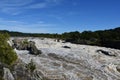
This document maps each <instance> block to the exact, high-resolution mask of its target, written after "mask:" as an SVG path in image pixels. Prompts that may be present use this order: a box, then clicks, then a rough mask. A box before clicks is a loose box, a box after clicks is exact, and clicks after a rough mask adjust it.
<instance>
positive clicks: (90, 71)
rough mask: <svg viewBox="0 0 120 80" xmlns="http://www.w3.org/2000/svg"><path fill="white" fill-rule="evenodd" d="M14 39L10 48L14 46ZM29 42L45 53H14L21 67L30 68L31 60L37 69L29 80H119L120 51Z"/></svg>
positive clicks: (37, 40) (47, 41)
mask: <svg viewBox="0 0 120 80" xmlns="http://www.w3.org/2000/svg"><path fill="white" fill-rule="evenodd" d="M13 39H15V38H11V40H10V41H9V44H11V45H13V42H12V40H13ZM17 39H26V38H17ZM27 39H28V41H32V42H35V46H36V48H37V49H38V50H40V51H41V52H42V53H41V54H39V55H32V54H29V51H28V50H17V49H14V50H15V51H16V53H17V55H18V58H19V59H20V60H21V62H22V63H24V64H29V63H30V61H31V60H32V61H33V63H34V64H35V66H36V68H35V70H34V72H33V76H32V78H30V79H28V78H29V77H30V76H29V75H28V77H27V78H26V80H44V79H43V78H46V79H47V80H120V50H117V49H111V48H105V47H98V46H88V45H78V44H71V43H65V42H63V41H59V42H57V41H56V40H55V39H48V38H27ZM21 66H22V65H21ZM18 69H19V68H16V70H18ZM20 69H21V68H20ZM4 70H5V72H6V71H8V72H9V70H7V69H6V68H4ZM24 73H25V72H24ZM10 75H11V74H10ZM11 76H12V75H11ZM12 78H14V74H13V76H12ZM14 79H15V78H14Z"/></svg>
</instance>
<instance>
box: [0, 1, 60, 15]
mask: <svg viewBox="0 0 120 80" xmlns="http://www.w3.org/2000/svg"><path fill="white" fill-rule="evenodd" d="M37 1H38V0H1V1H0V11H1V12H3V13H7V14H11V15H18V14H20V13H21V12H22V11H24V10H26V9H42V8H47V7H50V6H52V5H56V4H58V3H59V2H60V1H61V0H42V1H41V2H38V3H37Z"/></svg>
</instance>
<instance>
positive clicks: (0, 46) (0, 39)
mask: <svg viewBox="0 0 120 80" xmlns="http://www.w3.org/2000/svg"><path fill="white" fill-rule="evenodd" d="M8 39H9V37H8V34H1V33H0V62H2V63H5V64H8V65H11V64H13V63H14V62H15V61H16V59H17V55H16V53H15V52H14V50H13V49H12V47H11V46H10V45H9V44H8V43H7V41H8Z"/></svg>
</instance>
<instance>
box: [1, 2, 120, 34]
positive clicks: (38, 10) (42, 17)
mask: <svg viewBox="0 0 120 80" xmlns="http://www.w3.org/2000/svg"><path fill="white" fill-rule="evenodd" d="M119 26H120V0H0V30H10V31H20V32H30V33H63V32H70V31H80V32H82V31H84V30H92V31H94V30H103V29H110V28H115V27H119Z"/></svg>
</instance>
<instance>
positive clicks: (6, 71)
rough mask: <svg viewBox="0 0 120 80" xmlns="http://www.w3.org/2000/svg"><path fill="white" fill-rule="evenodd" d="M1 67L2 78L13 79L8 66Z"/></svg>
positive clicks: (5, 79)
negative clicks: (2, 70) (2, 71)
mask: <svg viewBox="0 0 120 80" xmlns="http://www.w3.org/2000/svg"><path fill="white" fill-rule="evenodd" d="M3 69H4V77H3V79H4V80H15V79H14V77H13V75H12V73H11V72H10V70H9V69H8V68H5V67H4V68H3Z"/></svg>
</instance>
